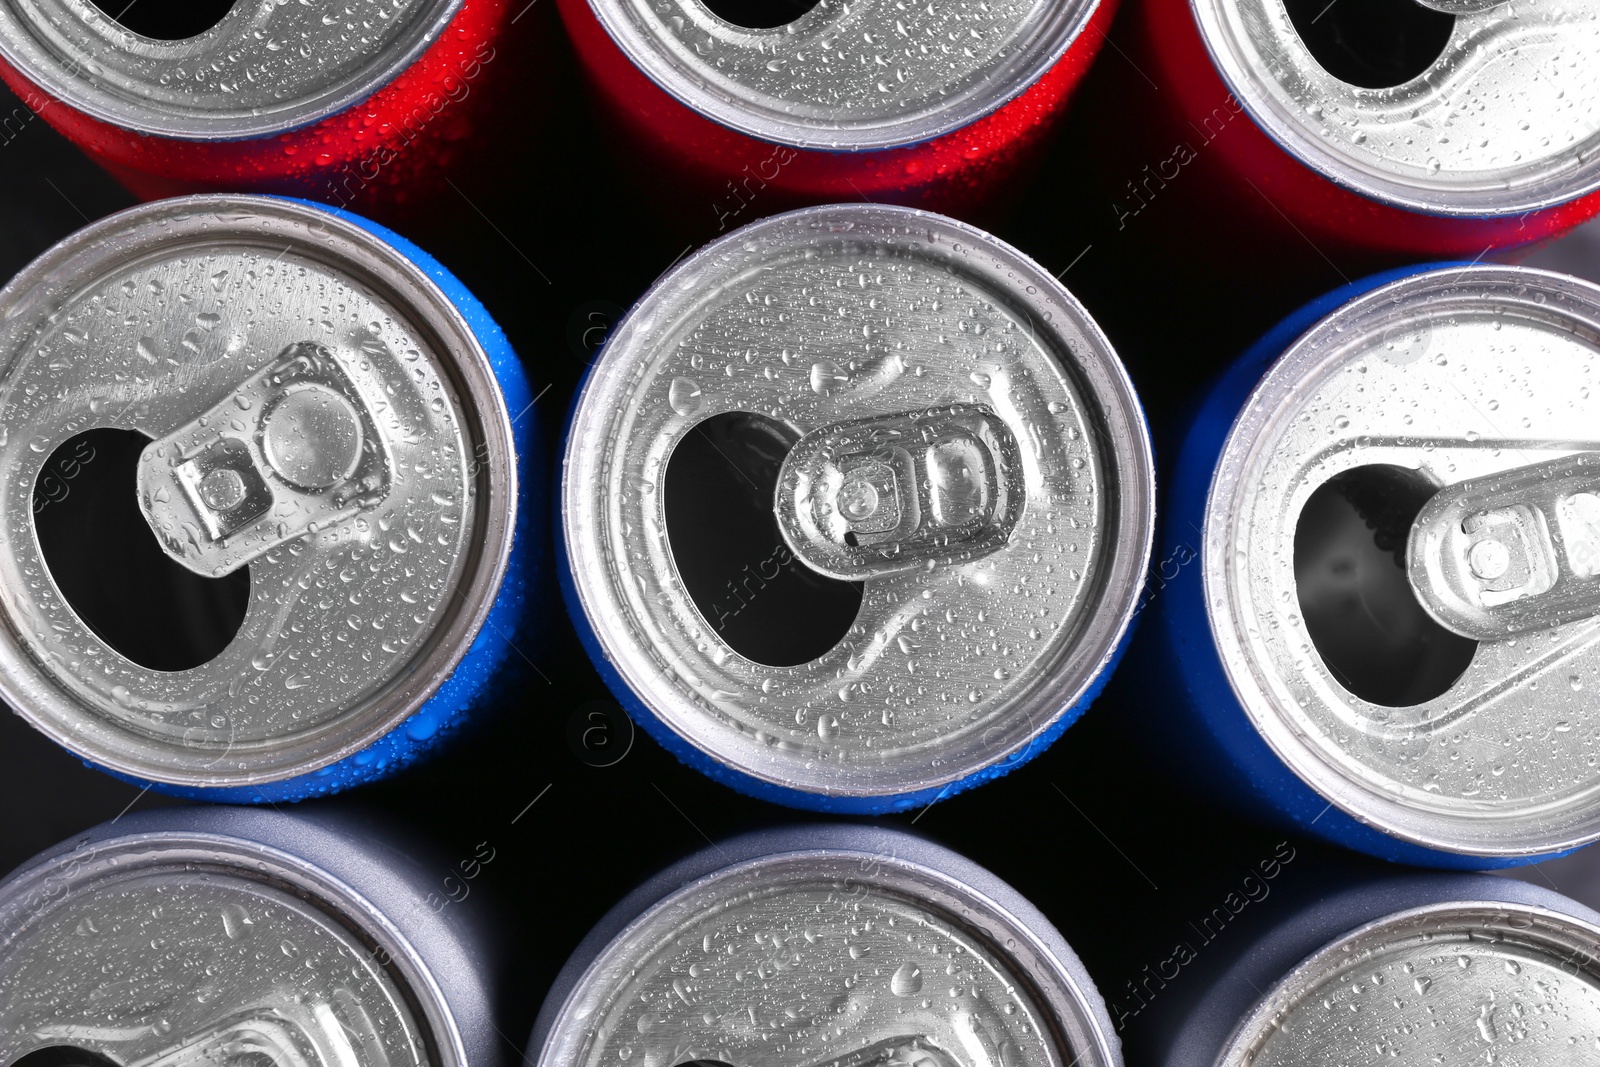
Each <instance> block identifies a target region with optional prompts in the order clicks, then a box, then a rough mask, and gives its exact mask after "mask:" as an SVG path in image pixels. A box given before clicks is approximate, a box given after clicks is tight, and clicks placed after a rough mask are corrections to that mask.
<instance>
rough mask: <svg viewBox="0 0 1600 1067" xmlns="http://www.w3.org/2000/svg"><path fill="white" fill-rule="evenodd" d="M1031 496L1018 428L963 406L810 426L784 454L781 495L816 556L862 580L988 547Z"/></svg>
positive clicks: (836, 574) (782, 509) (835, 572)
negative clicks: (1016, 433) (1026, 485)
mask: <svg viewBox="0 0 1600 1067" xmlns="http://www.w3.org/2000/svg"><path fill="white" fill-rule="evenodd" d="M1022 500H1023V496H1022V469H1021V455H1020V453H1019V452H1018V450H1017V442H1016V438H1014V437H1013V436H1012V435H1011V431H1010V430H1009V429H1007V427H1006V425H1005V423H1003V422H1001V421H1000V420H999V419H998V418H997V417H996V416H995V415H994V413H993V412H992V411H990V410H988V409H987V408H981V407H975V406H966V405H962V406H956V407H947V408H935V409H933V410H930V411H919V412H912V413H908V414H901V415H885V416H880V417H876V418H870V419H861V420H859V421H857V422H846V423H838V424H836V425H833V426H825V427H823V428H821V429H819V430H813V431H811V432H810V433H808V434H806V435H805V436H804V437H802V438H800V440H799V441H797V442H795V445H794V447H793V448H792V449H790V451H789V454H788V456H786V457H785V458H784V461H783V467H782V469H781V470H779V472H778V488H777V493H776V503H775V506H776V509H777V515H778V526H779V528H780V529H781V530H782V531H783V539H784V540H785V541H786V542H788V545H789V548H790V550H792V551H793V552H794V554H795V555H796V556H798V557H799V558H800V559H801V560H802V561H803V562H804V563H805V564H806V565H807V566H809V567H811V568H812V569H813V570H815V571H817V572H819V573H821V574H825V575H828V576H829V577H832V578H840V579H844V580H846V581H860V580H862V579H866V578H876V577H881V576H884V575H889V574H898V573H900V572H903V571H908V570H913V569H915V568H917V567H923V566H928V565H930V564H931V565H933V566H949V565H950V564H953V563H965V562H967V561H969V560H973V559H978V558H981V557H983V556H987V555H988V554H989V553H991V552H994V551H997V550H998V549H1000V548H1001V547H1003V546H1004V545H1005V543H1006V541H1007V540H1008V539H1009V538H1010V536H1011V530H1012V528H1013V527H1014V526H1016V524H1017V519H1018V517H1019V516H1020V515H1021V514H1022Z"/></svg>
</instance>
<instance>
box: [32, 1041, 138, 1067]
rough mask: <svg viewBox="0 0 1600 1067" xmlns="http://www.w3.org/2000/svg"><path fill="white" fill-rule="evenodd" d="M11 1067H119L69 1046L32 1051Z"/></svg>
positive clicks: (82, 1049)
mask: <svg viewBox="0 0 1600 1067" xmlns="http://www.w3.org/2000/svg"><path fill="white" fill-rule="evenodd" d="M11 1067H119V1065H118V1063H117V1061H116V1060H113V1059H111V1058H110V1057H108V1056H102V1055H100V1053H98V1052H90V1051H89V1050H88V1049H85V1048H74V1047H72V1046H71V1045H50V1046H48V1047H46V1048H38V1049H34V1050H33V1051H32V1052H30V1053H28V1054H27V1055H25V1056H22V1057H20V1058H18V1059H17V1060H15V1061H13V1062H12V1064H11Z"/></svg>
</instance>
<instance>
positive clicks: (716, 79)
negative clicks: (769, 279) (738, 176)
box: [589, 0, 1099, 152]
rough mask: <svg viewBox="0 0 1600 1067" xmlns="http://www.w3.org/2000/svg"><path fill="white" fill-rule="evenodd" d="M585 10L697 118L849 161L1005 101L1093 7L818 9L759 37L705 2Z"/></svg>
mask: <svg viewBox="0 0 1600 1067" xmlns="http://www.w3.org/2000/svg"><path fill="white" fill-rule="evenodd" d="M589 3H590V6H591V8H592V9H593V11H594V14H595V17H596V18H598V19H599V21H600V24H601V25H602V26H604V27H605V29H606V31H607V32H608V33H609V34H610V35H611V38H612V40H613V41H615V42H616V44H617V46H618V47H619V48H621V49H622V51H623V52H624V53H625V54H626V55H627V56H628V58H629V59H630V60H632V62H633V63H634V65H635V66H637V67H638V68H639V69H640V70H642V71H643V72H644V73H645V74H646V75H647V76H648V77H649V78H650V79H651V80H652V81H654V82H655V83H656V84H657V85H659V86H661V88H662V89H664V90H665V91H666V92H668V93H670V94H672V95H673V96H674V97H676V98H677V99H679V100H680V101H682V102H683V103H684V104H686V105H688V106H689V107H690V108H692V109H693V110H695V111H697V112H699V113H700V114H703V115H706V116H708V117H710V118H712V119H714V120H716V121H717V122H719V123H721V124H722V125H724V126H728V127H731V128H733V129H735V130H739V131H741V132H743V133H746V134H749V135H750V136H752V137H757V138H760V139H762V140H765V141H773V142H776V143H779V144H786V145H792V146H794V147H797V148H815V149H826V150H834V151H847V152H848V151H864V150H871V149H884V148H895V147H900V146H904V145H911V144H917V143H919V142H922V141H927V140H931V139H932V138H934V137H938V136H940V135H941V134H945V133H949V132H950V131H952V130H956V129H960V128H961V127H963V126H967V125H969V124H970V123H972V122H973V121H974V120H976V119H979V118H982V117H983V116H984V115H987V114H989V113H990V112H992V111H994V110H995V109H996V108H999V107H1001V106H1002V105H1004V104H1006V103H1007V102H1009V101H1010V100H1012V99H1014V98H1015V97H1017V96H1018V95H1019V94H1021V93H1022V92H1023V91H1025V90H1026V89H1027V88H1028V87H1029V86H1030V85H1032V84H1033V83H1034V82H1035V81H1037V80H1038V79H1039V77H1040V76H1041V75H1042V74H1043V73H1044V72H1045V71H1046V70H1048V69H1049V68H1050V67H1051V66H1052V65H1053V64H1054V63H1055V62H1056V60H1058V59H1060V58H1061V56H1062V55H1063V54H1064V53H1065V52H1066V50H1067V49H1068V48H1069V47H1071V46H1072V44H1073V42H1074V41H1076V40H1077V38H1078V35H1079V34H1080V33H1081V32H1082V31H1083V29H1084V26H1085V25H1086V24H1087V23H1088V21H1089V18H1090V17H1091V16H1092V15H1093V14H1094V11H1095V9H1096V7H1097V6H1098V4H1099V0H986V2H983V3H969V2H965V0H958V2H944V0H939V2H933V3H923V4H910V3H903V2H900V0H848V2H847V0H820V2H818V3H817V5H816V6H815V7H813V8H811V9H810V10H809V11H807V12H806V13H805V14H803V15H801V16H800V17H799V18H797V19H795V20H794V21H793V22H790V23H787V24H785V25H783V26H779V27H776V28H774V29H767V30H758V29H747V28H743V27H739V26H734V25H732V24H730V23H728V22H726V21H724V20H723V19H721V18H719V17H718V16H717V15H715V14H713V13H712V12H711V10H710V9H709V8H707V7H706V6H705V4H703V3H702V2H701V0H660V2H652V0H589Z"/></svg>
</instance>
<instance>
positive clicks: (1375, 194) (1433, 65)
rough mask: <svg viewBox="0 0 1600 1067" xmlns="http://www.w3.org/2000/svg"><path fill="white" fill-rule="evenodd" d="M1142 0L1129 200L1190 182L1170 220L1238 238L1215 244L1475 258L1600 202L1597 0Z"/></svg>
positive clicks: (1346, 262)
mask: <svg viewBox="0 0 1600 1067" xmlns="http://www.w3.org/2000/svg"><path fill="white" fill-rule="evenodd" d="M1131 14H1133V15H1134V18H1133V19H1132V20H1131V21H1130V22H1129V23H1128V26H1127V29H1128V31H1129V32H1128V37H1127V39H1126V40H1124V42H1123V44H1124V46H1125V47H1126V49H1127V51H1128V53H1129V54H1130V55H1131V56H1133V57H1134V59H1135V62H1136V63H1137V66H1138V69H1139V71H1140V72H1142V77H1141V78H1140V80H1139V81H1135V80H1133V79H1132V78H1130V79H1129V80H1128V87H1129V89H1130V91H1131V92H1134V93H1137V94H1138V97H1139V99H1141V100H1143V101H1144V102H1145V103H1144V106H1143V108H1141V110H1144V111H1146V112H1147V115H1146V116H1145V117H1146V120H1147V121H1145V122H1144V123H1141V124H1132V125H1133V127H1134V128H1135V129H1143V130H1144V131H1145V132H1144V133H1143V134H1141V135H1136V136H1135V138H1134V141H1135V142H1136V143H1138V144H1140V145H1141V146H1142V147H1141V149H1140V151H1141V152H1143V153H1144V156H1145V158H1143V159H1142V163H1144V164H1145V165H1146V166H1145V168H1144V169H1143V170H1137V171H1132V172H1130V173H1126V174H1123V175H1121V176H1120V177H1119V178H1118V179H1117V180H1116V183H1115V188H1113V190H1112V192H1113V195H1114V196H1115V197H1116V198H1117V205H1116V211H1117V214H1118V217H1119V218H1126V217H1128V216H1130V215H1132V214H1137V213H1139V212H1141V211H1142V210H1143V209H1144V208H1145V207H1146V206H1147V205H1149V204H1151V203H1152V201H1159V200H1164V199H1166V198H1169V197H1172V196H1174V195H1182V196H1185V197H1187V199H1186V200H1185V206H1189V205H1203V208H1201V209H1199V210H1190V211H1184V212H1181V215H1182V217H1181V218H1180V217H1178V215H1175V214H1169V216H1168V219H1169V222H1170V224H1171V225H1172V226H1173V227H1175V228H1184V227H1199V228H1200V229H1202V230H1203V231H1204V232H1205V233H1206V234H1208V235H1214V234H1216V233H1222V234H1226V235H1227V237H1228V239H1227V240H1226V241H1225V242H1222V243H1213V244H1211V245H1209V246H1207V247H1206V251H1207V254H1208V256H1209V255H1211V254H1213V253H1220V254H1222V255H1224V256H1227V255H1229V254H1240V253H1242V256H1241V259H1242V260H1244V261H1249V260H1252V259H1253V260H1255V263H1256V264H1257V265H1259V264H1260V263H1261V262H1263V260H1261V259H1259V258H1258V256H1259V254H1260V252H1261V250H1262V245H1263V243H1264V242H1268V241H1272V242H1274V244H1273V247H1274V248H1275V249H1276V248H1283V249H1291V250H1293V253H1294V255H1295V256H1296V257H1297V258H1300V259H1303V260H1305V261H1306V263H1307V264H1310V265H1316V266H1320V265H1322V263H1323V262H1324V259H1325V258H1326V259H1328V260H1331V261H1333V262H1335V263H1338V264H1340V265H1342V266H1346V267H1349V266H1352V265H1353V266H1356V267H1360V268H1362V269H1372V268H1373V267H1376V266H1396V265H1398V264H1400V263H1405V262H1414V261H1415V260H1416V259H1418V258H1422V257H1461V258H1469V259H1470V258H1474V257H1478V256H1482V255H1485V254H1486V253H1492V252H1493V251H1494V250H1496V249H1504V248H1511V247H1515V246H1519V245H1524V244H1527V243H1529V242H1532V241H1538V240H1541V239H1543V238H1546V237H1549V236H1551V235H1553V234H1557V233H1559V232H1561V231H1563V230H1565V229H1567V228H1569V227H1571V226H1574V225H1576V224H1577V223H1579V222H1581V221H1583V220H1584V219H1586V218H1589V217H1590V216H1592V215H1594V214H1595V212H1596V211H1597V210H1600V196H1597V195H1596V189H1597V188H1600V153H1597V151H1596V148H1597V146H1600V111H1596V109H1595V108H1594V107H1593V106H1592V105H1593V102H1594V101H1595V100H1596V99H1597V98H1600V7H1596V6H1595V5H1593V4H1589V3H1581V4H1571V5H1565V6H1559V7H1557V6H1546V7H1544V8H1541V10H1540V11H1539V12H1538V13H1536V14H1535V13H1529V14H1528V15H1527V16H1526V17H1522V16H1520V15H1519V17H1517V18H1514V19H1512V18H1507V17H1506V9H1505V8H1504V7H1503V6H1502V5H1499V4H1496V3H1493V2H1489V0H1419V2H1418V3H1415V4H1404V5H1397V4H1383V3H1379V2H1372V0H1360V2H1357V3H1353V4H1347V3H1340V4H1338V5H1336V6H1333V7H1329V6H1328V5H1327V4H1326V3H1317V2H1315V0H1287V2H1282V3H1281V2H1279V0H1140V6H1139V7H1138V8H1137V9H1136V10H1135V11H1133V12H1131ZM1152 85H1153V86H1154V88H1151V87H1150V86H1152ZM1129 125H1130V124H1129V123H1127V122H1125V121H1120V120H1119V127H1118V129H1119V131H1122V132H1121V133H1120V134H1119V136H1126V133H1125V131H1126V130H1127V129H1128V128H1129ZM1169 186H1171V187H1172V189H1170V190H1169ZM1183 189H1187V190H1188V192H1187V193H1181V192H1179V191H1180V190H1183ZM1267 261H1268V262H1273V263H1274V266H1276V265H1277V263H1276V257H1275V256H1274V257H1273V258H1272V259H1270V260H1267Z"/></svg>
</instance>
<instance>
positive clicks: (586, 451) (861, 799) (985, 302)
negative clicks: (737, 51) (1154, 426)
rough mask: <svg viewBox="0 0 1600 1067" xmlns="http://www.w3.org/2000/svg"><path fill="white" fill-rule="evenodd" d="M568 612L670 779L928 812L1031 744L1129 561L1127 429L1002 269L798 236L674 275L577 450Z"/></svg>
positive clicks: (569, 470)
mask: <svg viewBox="0 0 1600 1067" xmlns="http://www.w3.org/2000/svg"><path fill="white" fill-rule="evenodd" d="M563 478H564V481H563V487H562V500H563V512H562V524H563V526H562V530H563V536H564V539H565V562H566V567H565V568H564V570H563V572H562V578H563V583H564V587H565V591H566V594H567V597H568V606H569V609H570V611H571V614H572V616H573V618H574V620H575V621H576V623H577V625H578V628H579V632H580V636H582V637H583V639H584V640H585V643H586V646H587V647H588V650H589V652H590V655H591V657H592V658H593V660H594V662H595V664H596V665H597V666H598V667H599V669H600V671H601V673H602V675H603V676H604V677H605V679H606V680H607V682H608V683H609V684H610V685H611V687H612V689H613V691H614V692H615V693H616V695H617V698H618V699H619V700H620V701H622V703H623V705H624V707H626V708H627V709H628V710H629V712H630V714H634V715H636V716H637V717H638V719H639V721H640V722H641V724H642V725H643V726H645V728H646V729H647V730H649V731H650V732H651V733H652V735H653V736H655V737H656V739H657V740H659V741H660V742H661V743H662V744H663V745H665V746H666V747H667V748H669V749H670V750H671V751H672V752H674V753H675V754H677V755H678V756H679V757H680V758H681V759H683V760H684V761H686V762H687V763H689V764H690V765H691V766H694V767H696V768H698V769H700V770H702V771H704V772H706V773H708V774H710V775H712V776H713V777H715V778H717V779H719V780H721V781H724V782H726V783H728V784H730V785H733V786H734V787H736V788H738V789H741V790H744V791H746V792H749V793H751V794H753V795H756V796H759V797H763V798H766V799H770V800H776V801H778V802H780V803H785V804H791V805H795V806H799V807H806V808H812V809H817V810H833V811H855V812H883V811H891V810H903V809H905V808H908V807H911V806H916V805H922V804H927V803H930V802H931V801H933V800H936V799H938V798H939V797H942V796H946V795H948V794H950V793H953V792H956V791H958V790H960V789H963V788H966V787H967V786H970V785H973V784H976V783H978V782H981V781H984V780H986V779H988V778H992V777H995V776H996V775H999V774H1002V773H1004V772H1005V771H1006V770H1008V769H1010V768H1012V767H1015V766H1017V765H1019V764H1020V763H1022V762H1023V761H1025V760H1026V759H1027V758H1028V757H1029V756H1030V755H1032V754H1034V753H1036V752H1038V751H1040V750H1041V749H1042V748H1043V747H1044V746H1045V745H1047V744H1048V743H1049V742H1050V741H1052V740H1054V738H1055V737H1057V736H1058V735H1059V734H1060V733H1061V732H1062V731H1063V730H1065V729H1066V727H1067V726H1068V725H1070V724H1071V723H1072V722H1073V721H1075V720H1076V719H1077V717H1078V716H1079V715H1080V714H1081V713H1082V711H1083V709H1084V708H1085V707H1086V706H1087V705H1088V703H1089V702H1090V701H1091V700H1092V699H1093V698H1094V696H1095V695H1096V694H1097V693H1098V692H1099V690H1100V688H1101V686H1102V685H1103V683H1104V681H1105V679H1106V677H1107V675H1108V673H1109V671H1110V670H1111V668H1112V666H1113V664H1114V663H1115V661H1116V659H1117V657H1118V655H1119V654H1120V650H1121V648H1122V645H1123V642H1124V638H1125V637H1126V635H1127V633H1128V630H1129V626H1130V624H1131V621H1132V617H1133V614H1134V609H1135V601H1136V599H1137V595H1138V590H1139V585H1140V583H1141V581H1142V580H1143V574H1144V569H1145V566H1146V563H1147V559H1148V556H1149V547H1150V542H1151V536H1152V535H1151V526H1152V488H1151V486H1152V481H1153V475H1152V471H1151V456H1150V445H1149V438H1148V434H1147V432H1146V428H1145V424H1144V417H1143V414H1142V412H1141V411H1140V408H1139V404H1138V401H1137V399H1136V397H1135V396H1134V393H1133V389H1132V386H1131V385H1130V383H1129V381H1128V378H1127V375H1126V373H1125V372H1124V370H1123V368H1122V365H1121V363H1120V362H1119V361H1118V359H1117V357H1116V355H1115V353H1114V352H1113V351H1112V349H1111V345H1110V343H1109V342H1108V341H1107V340H1106V338H1105V336H1104V334H1102V333H1101V332H1100V330H1099V329H1098V328H1097V327H1096V326H1095V324H1094V322H1093V321H1092V320H1091V319H1090V317H1089V315H1088V313H1087V312H1086V311H1085V310H1084V309H1083V307H1082V306H1081V305H1080V304H1078V303H1077V301H1076V300H1074V299H1073V298H1072V296H1071V295H1070V294H1069V293H1067V291H1066V290H1065V289H1063V288H1062V287H1061V286H1060V285H1059V284H1058V283H1057V282H1056V281H1055V280H1054V279H1053V278H1052V277H1051V276H1050V275H1049V274H1048V273H1046V272H1045V271H1044V270H1043V269H1042V268H1040V267H1039V266H1038V265H1037V264H1035V263H1034V262H1032V261H1031V260H1029V259H1027V258H1026V257H1025V256H1023V255H1022V254H1021V253H1019V252H1017V251H1016V250H1015V249H1013V248H1011V247H1010V246H1008V245H1005V244H1003V243H1002V242H1000V241H998V240H996V239H995V238H993V237H990V236H988V235H987V234H985V233H983V232H981V231H979V230H976V229H974V228H972V227H970V226H967V225H964V224H962V223H958V222H955V221H953V220H951V219H948V218H944V217H942V216H938V215H930V214H926V213H923V212H918V211H914V210H910V209H905V208H889V207H873V206H869V205H855V206H834V207H822V208H812V209H807V210H803V211H797V212H794V213H791V214H788V215H782V216H779V217H777V218H773V219H769V220H766V221H763V222H760V223H757V224H755V225H752V226H749V227H746V228H745V229H743V230H741V231H739V232H738V233H736V234H733V235H731V236H729V237H727V238H724V239H723V240H721V241H718V242H716V243H714V244H712V245H710V246H708V247H706V248H705V249H703V250H702V251H700V252H699V253H698V254H696V255H694V256H692V257H691V258H689V259H688V260H686V261H685V262H684V263H683V264H682V265H680V266H679V267H677V268H676V269H674V270H673V271H671V272H670V273H668V274H667V275H666V276H664V277H663V278H662V279H661V280H660V281H658V282H657V283H656V285H655V286H654V287H653V288H652V289H651V290H650V292H648V293H647V294H646V295H645V296H644V297H643V298H642V299H641V300H640V302H639V304H638V305H637V306H635V308H634V309H633V310H632V312H631V313H630V314H629V315H628V316H627V318H626V319H625V320H624V321H623V322H622V323H621V324H620V325H619V326H618V327H617V329H616V330H615V331H614V332H613V334H612V336H611V337H610V339H609V340H608V341H607V343H606V346H605V348H604V349H603V351H602V353H601V355H600V358H599V360H598V361H597V363H596V364H595V367H594V369H593V370H592V372H591V373H590V376H589V378H588V380H587V381H586V383H585V384H584V386H583V388H582V391H581V394H580V396H579V398H578V401H577V403H576V406H575V409H574V413H573V416H572V422H571V426H570V428H569V432H568V437H567V445H566V459H565V467H564V474H563Z"/></svg>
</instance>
